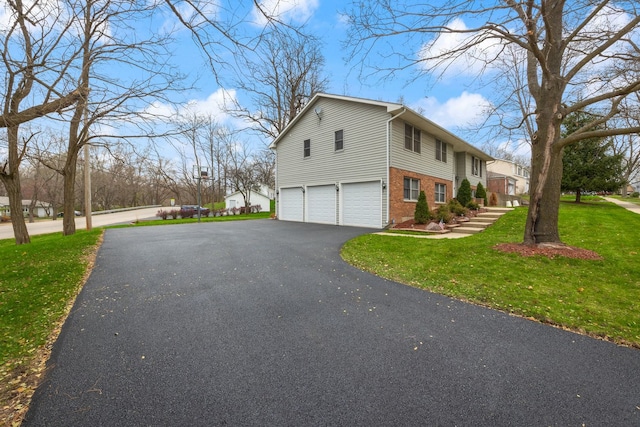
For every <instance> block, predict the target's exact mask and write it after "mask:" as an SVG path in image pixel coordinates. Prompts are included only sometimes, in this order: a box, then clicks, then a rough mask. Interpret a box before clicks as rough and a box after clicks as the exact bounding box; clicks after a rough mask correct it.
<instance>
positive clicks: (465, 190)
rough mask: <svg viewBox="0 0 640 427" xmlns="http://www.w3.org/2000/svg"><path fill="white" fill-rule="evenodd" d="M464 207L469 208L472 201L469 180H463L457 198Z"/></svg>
mask: <svg viewBox="0 0 640 427" xmlns="http://www.w3.org/2000/svg"><path fill="white" fill-rule="evenodd" d="M456 198H457V199H458V201H459V202H460V204H461V205H462V206H467V205H468V203H469V202H470V201H471V183H469V180H468V179H467V178H465V179H463V180H462V183H460V188H459V189H458V197H456Z"/></svg>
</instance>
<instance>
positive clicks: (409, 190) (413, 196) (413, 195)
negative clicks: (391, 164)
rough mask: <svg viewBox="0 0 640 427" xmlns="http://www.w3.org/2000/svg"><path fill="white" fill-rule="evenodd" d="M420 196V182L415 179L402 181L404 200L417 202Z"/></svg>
mask: <svg viewBox="0 0 640 427" xmlns="http://www.w3.org/2000/svg"><path fill="white" fill-rule="evenodd" d="M419 195H420V180H419V179H415V178H405V179H404V199H405V200H416V201H417V200H418V196H419Z"/></svg>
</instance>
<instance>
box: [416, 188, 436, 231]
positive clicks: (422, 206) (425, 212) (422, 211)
mask: <svg viewBox="0 0 640 427" xmlns="http://www.w3.org/2000/svg"><path fill="white" fill-rule="evenodd" d="M413 218H414V219H415V220H416V224H426V223H427V222H429V220H430V219H431V218H432V216H431V212H430V211H429V205H428V204H427V196H425V194H424V191H420V195H419V196H418V203H416V211H415V214H414V215H413Z"/></svg>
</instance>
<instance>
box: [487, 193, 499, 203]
mask: <svg viewBox="0 0 640 427" xmlns="http://www.w3.org/2000/svg"><path fill="white" fill-rule="evenodd" d="M489 206H498V196H496V193H491V196H489Z"/></svg>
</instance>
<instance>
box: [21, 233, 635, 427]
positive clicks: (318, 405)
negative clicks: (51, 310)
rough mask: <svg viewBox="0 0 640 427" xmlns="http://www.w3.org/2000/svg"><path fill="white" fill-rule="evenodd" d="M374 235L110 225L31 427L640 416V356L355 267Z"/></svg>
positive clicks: (629, 420) (508, 421) (558, 421)
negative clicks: (350, 253)
mask: <svg viewBox="0 0 640 427" xmlns="http://www.w3.org/2000/svg"><path fill="white" fill-rule="evenodd" d="M368 231H369V230H364V229H357V228H348V227H336V226H324V225H317V224H302V223H291V222H283V221H271V220H254V221H245V222H233V223H200V224H198V223H194V224H183V225H176V226H173V225H169V226H159V227H140V228H128V229H110V230H107V232H106V236H105V240H104V243H103V245H102V247H101V249H100V251H99V253H98V258H97V261H96V264H95V268H94V270H93V272H92V274H91V277H90V278H89V280H88V282H87V284H86V285H85V287H84V289H83V290H82V292H81V294H80V295H79V297H78V299H77V301H76V303H75V306H74V308H73V310H72V312H71V314H70V316H69V318H68V319H67V321H66V323H65V325H64V327H63V329H62V332H61V335H60V337H59V339H58V341H57V342H56V343H55V345H54V348H53V353H52V357H51V359H50V361H49V368H50V369H49V371H48V373H47V376H46V378H45V381H44V382H43V384H42V385H41V387H40V388H39V389H38V390H37V392H36V394H35V396H34V398H33V402H32V405H31V408H30V411H29V412H28V414H27V416H26V419H25V422H24V425H26V426H53V425H64V426H89V425H92V426H123V425H129V426H134V425H135V426H142V425H149V426H151V425H153V426H161V425H167V426H174V425H189V426H217V425H229V426H265V425H274V426H314V425H317V426H355V425H361V426H364V425H366V426H371V425H376V426H398V425H403V426H409V425H443V426H448V425H451V426H453V425H473V426H479V425H487V426H489V425H490V426H497V425H527V426H543V425H544V426H547V425H558V426H560V425H561V426H568V425H583V424H585V425H588V426H596V425H639V424H640V381H639V379H640V378H639V376H640V353H639V352H638V350H634V349H629V348H624V347H619V346H616V345H614V344H612V343H609V342H604V341H599V340H595V339H591V338H588V337H585V336H581V335H577V334H573V333H570V332H566V331H562V330H559V329H556V328H552V327H548V326H545V325H541V324H538V323H535V322H531V321H528V320H525V319H521V318H516V317H511V316H509V315H507V314H504V313H501V312H497V311H493V310H489V309H486V308H482V307H478V306H474V305H471V304H466V303H463V302H459V301H455V300H452V299H449V298H446V297H443V296H439V295H435V294H432V293H429V292H425V291H422V290H419V289H415V288H411V287H408V286H404V285H401V284H397V283H394V282H390V281H387V280H383V279H381V278H379V277H376V276H373V275H371V274H368V273H365V272H361V271H359V270H357V269H355V268H353V267H351V266H349V265H347V264H346V263H344V262H343V261H342V260H341V258H340V255H339V250H340V247H341V245H342V244H343V243H344V242H345V241H347V240H348V239H350V238H352V237H354V236H356V235H359V234H362V233H364V232H368ZM417 262H428V260H420V261H417Z"/></svg>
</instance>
